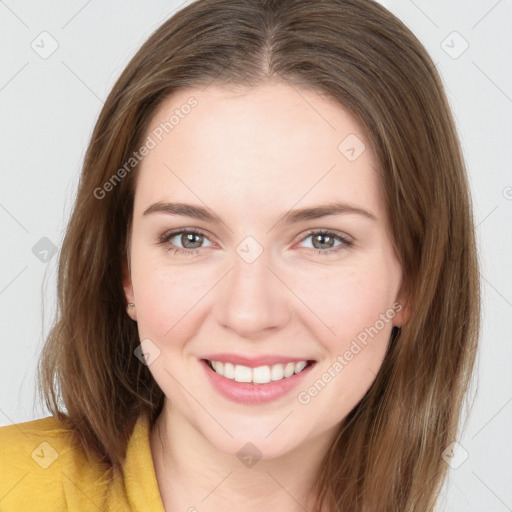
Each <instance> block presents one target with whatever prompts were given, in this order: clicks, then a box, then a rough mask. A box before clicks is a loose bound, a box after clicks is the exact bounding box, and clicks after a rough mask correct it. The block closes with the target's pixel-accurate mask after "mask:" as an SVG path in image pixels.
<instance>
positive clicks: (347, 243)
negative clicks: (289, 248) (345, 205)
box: [157, 229, 354, 256]
mask: <svg viewBox="0 0 512 512" xmlns="http://www.w3.org/2000/svg"><path fill="white" fill-rule="evenodd" d="M184 233H189V234H193V235H201V236H204V237H205V238H207V237H206V234H205V233H203V232H202V231H199V230H197V229H179V230H176V231H170V232H166V233H163V234H162V235H160V236H159V237H158V241H157V244H158V245H164V244H166V243H168V242H169V241H170V240H172V239H173V238H175V237H176V236H177V235H182V234H184ZM312 235H327V236H330V237H333V238H337V239H338V240H340V241H341V242H342V243H341V244H340V245H338V246H337V247H335V248H331V249H326V250H322V249H314V248H313V249H311V250H313V251H314V252H316V253H317V254H321V255H323V256H329V255H332V254H334V253H337V252H339V251H341V250H342V249H346V248H348V247H352V245H353V244H354V242H353V241H352V240H350V239H349V238H347V237H345V236H342V235H340V234H338V233H336V232H335V231H330V230H328V229H327V230H325V229H324V230H322V229H313V230H310V231H308V232H307V233H306V234H305V235H304V237H303V238H302V239H301V240H299V242H303V241H304V240H306V239H307V238H309V237H310V236H312ZM173 249H174V254H184V255H187V256H193V255H195V254H196V253H197V252H199V251H200V250H201V249H203V248H202V247H200V248H198V249H182V248H181V247H175V246H173V247H168V248H167V251H172V250H173Z"/></svg>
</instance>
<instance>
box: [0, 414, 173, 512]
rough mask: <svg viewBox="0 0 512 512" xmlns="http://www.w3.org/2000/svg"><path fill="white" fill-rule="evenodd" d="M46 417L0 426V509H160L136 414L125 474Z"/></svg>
mask: <svg viewBox="0 0 512 512" xmlns="http://www.w3.org/2000/svg"><path fill="white" fill-rule="evenodd" d="M74 439H75V438H73V436H72V435H71V433H70V432H69V431H68V430H65V429H64V428H63V426H62V424H61V423H60V422H59V421H58V420H57V419H55V418H53V417H52V416H50V417H47V418H42V419H39V420H34V421H28V422H25V423H17V424H14V425H8V426H5V427H0V512H59V511H73V512H74V511H79V512H88V511H94V512H103V511H105V512H108V511H111V512H125V511H126V512H128V511H136V512H143V511H144V512H164V507H163V504H162V500H161V497H160V491H159V489H158V483H157V480H156V475H155V468H154V465H153V458H152V456H151V449H150V444H149V420H148V419H147V417H146V416H143V415H141V416H140V417H139V418H138V419H137V423H136V424H135V427H134V429H133V432H132V435H131V436H130V439H129V442H128V448H127V452H126V459H125V462H124V465H123V468H124V472H125V476H124V479H122V478H121V476H120V474H119V473H118V472H116V473H115V475H114V476H113V472H112V471H109V470H106V469H105V467H104V466H102V465H101V464H100V462H99V461H98V459H97V458H95V457H94V456H91V455H90V454H87V453H86V452H85V451H84V449H83V448H82V447H81V446H79V445H78V443H77V442H76V441H75V440H74Z"/></svg>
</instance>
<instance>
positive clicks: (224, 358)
mask: <svg viewBox="0 0 512 512" xmlns="http://www.w3.org/2000/svg"><path fill="white" fill-rule="evenodd" d="M201 359H208V360H210V361H220V362H221V363H231V364H234V365H236V364H239V365H242V366H248V367H249V368H257V367H258V366H272V365H274V364H286V363H299V362H300V361H313V359H312V358H308V357H304V358H302V359H301V358H300V357H299V358H298V357H288V356H279V355H263V356H258V357H251V356H242V355H237V354H228V353H221V354H207V355H205V356H203V357H202V358H201Z"/></svg>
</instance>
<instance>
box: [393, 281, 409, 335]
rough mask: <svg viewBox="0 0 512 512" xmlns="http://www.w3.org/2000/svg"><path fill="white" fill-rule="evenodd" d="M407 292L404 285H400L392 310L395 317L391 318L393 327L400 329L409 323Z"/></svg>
mask: <svg viewBox="0 0 512 512" xmlns="http://www.w3.org/2000/svg"><path fill="white" fill-rule="evenodd" d="M409 296H410V294H409V291H408V289H407V286H406V285H405V284H402V286H401V288H400V292H399V293H398V295H397V298H396V301H395V304H394V305H393V309H394V310H395V313H396V314H395V317H394V318H393V325H394V326H395V327H402V325H404V324H406V323H407V322H408V321H409V317H410V312H411V308H410V299H409Z"/></svg>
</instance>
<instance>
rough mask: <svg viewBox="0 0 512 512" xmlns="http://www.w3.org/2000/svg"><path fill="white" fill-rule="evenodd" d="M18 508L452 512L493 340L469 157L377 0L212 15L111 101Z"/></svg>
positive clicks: (15, 458) (87, 181)
mask: <svg viewBox="0 0 512 512" xmlns="http://www.w3.org/2000/svg"><path fill="white" fill-rule="evenodd" d="M60 258H61V259H60V267H59V283H58V292H59V312H58V315H59V316H58V318H57V319H56V322H55V326H54V328H53V329H52V331H51V333H50V336H49V338H48V340H47V343H46V345H45V347H44V350H43V353H42V358H41V366H40V380H41V389H42V395H43V397H44V398H45V400H46V403H47V405H48V407H49V409H50V411H51V413H52V416H51V417H49V418H45V419H41V420H36V421H33V422H28V423H23V424H17V425H11V426H8V427H3V428H1V429H0V438H1V444H2V452H3V453H2V456H3V460H5V461H6V465H5V468H3V469H2V472H3V473H2V474H1V475H0V476H1V478H0V481H1V482H2V484H1V485H2V488H1V489H0V491H1V496H3V498H2V501H0V506H1V507H2V510H49V509H52V510H89V509H90V510H97V509H100V510H156V511H163V510H166V511H171V510H190V511H192V510H199V511H208V510H210V511H213V510H224V509H226V507H227V506H228V505H230V504H231V503H232V502H235V503H237V505H238V508H241V509H243V510H245V511H252V510H261V509H262V508H263V507H271V508H272V509H276V510H289V511H295V510H304V509H305V510H315V511H334V510H352V511H358V510H360V511H363V510H364V511H373V510H378V511H384V510H389V511H397V510H400V511H419V510H421V511H430V510H433V508H434V505H435V502H436V498H437V496H438V494H439V491H440V488H441V486H442V483H443V480H444V477H445V474H446V469H447V466H446V463H445V461H444V459H443V453H444V452H445V450H446V449H447V448H448V447H449V446H450V445H451V444H452V443H453V441H454V440H455V438H456V434H457V424H458V420H459V416H460V413H461V408H462V403H463V398H464V394H465V392H466V389H467V385H468V382H469V379H470V376H471V371H472V368H473V363H474V357H475V351H476V345H477V336H478V327H479V285H478V273H477V261H476V250H475V240H474V228H473V222H472V214H471V203H470V197H469V189H468V184H467V179H466V173H465V169H464V162H463V158H462V155H461V150H460V147H459V142H458V139H457V135H456V131H455V127H454V123H453V119H452V116H451V113H450V109H449V106H448V102H447V100H446V97H445V94H444V91H443V87H442V84H441V80H440V78H439V76H438V74H437V71H436V69H435V67H434V65H433V63H432V61H431V59H430V58H429V56H428V54H427V53H426V51H425V49H424V48H423V47H422V45H421V44H420V43H419V41H418V40H417V39H416V38H415V37H414V36H413V34H412V33H411V32H410V31H409V30H408V29H407V28H406V27H405V26H404V25H403V24H402V23H401V22H400V21H399V20H398V19H397V18H396V17H394V16H393V15H392V14H390V13H389V12H388V11H387V10H385V9H384V8H383V7H382V6H380V5H379V4H377V3H375V2H373V1H371V0H365V1H361V0H347V1H341V0H339V1H322V2H313V1H302V0H301V1H298V0H289V1H284V0H281V1H277V0H275V1H266V2H264V1H256V0H237V1H234V0H213V1H204V0H199V1H197V2H195V3H193V4H191V5H188V6H187V7H185V8H184V9H182V10H181V11H179V12H178V13H177V14H176V15H174V16H173V17H172V18H171V19H169V20H168V21H167V22H166V23H164V24H163V25H162V26H161V27H160V28H159V29H158V30H157V31H156V32H155V33H154V34H153V35H152V36H151V37H150V39H149V40H148V41H147V42H146V43H145V44H144V45H143V46H142V48H141V49H140V50H139V52H138V53H137V55H135V57H134V58H133V59H132V60H131V62H130V63H129V64H128V66H127V68H126V69H125V71H124V72H123V74H122V75H121V77H120V78H119V80H118V81H117V83H116V85H115V86H114V88H113V90H112V92H111V94H110V95H109V97H108V98H107V101H106V102H105V106H104V108H103V110H102V112H101V114H100V117H99V119H98V122H97V124H96V127H95V130H94V133H93V135H92V138H91V143H90V145H89V148H88V151H87V154H86V157H85V162H84V167H83V171H82V176H81V181H80V186H79V191H78V195H77V199H76V203H75V207H74V210H73V213H72V216H71V219H70V223H69V226H68V229H67V233H66V237H65V240H64V244H63V247H62V251H61V256H60Z"/></svg>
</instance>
